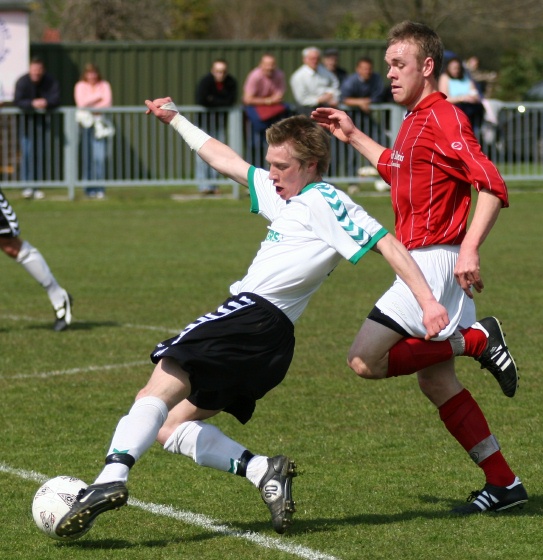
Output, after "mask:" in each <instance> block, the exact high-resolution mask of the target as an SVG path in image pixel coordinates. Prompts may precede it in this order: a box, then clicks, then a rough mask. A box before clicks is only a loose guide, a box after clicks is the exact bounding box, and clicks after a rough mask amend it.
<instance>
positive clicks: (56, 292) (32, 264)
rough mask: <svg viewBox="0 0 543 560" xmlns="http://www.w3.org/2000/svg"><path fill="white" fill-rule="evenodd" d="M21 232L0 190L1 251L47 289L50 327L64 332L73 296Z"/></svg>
mask: <svg viewBox="0 0 543 560" xmlns="http://www.w3.org/2000/svg"><path fill="white" fill-rule="evenodd" d="M20 235H21V231H20V229H19V220H18V219H17V214H16V213H15V211H14V210H13V208H12V207H11V204H10V203H9V201H8V199H7V198H6V197H5V195H4V193H3V192H2V189H0V250H2V251H3V252H4V253H5V254H6V255H7V256H8V257H10V258H12V259H13V260H15V262H18V263H19V264H20V265H21V266H22V267H23V268H24V269H25V270H26V271H27V272H28V274H30V276H32V278H34V280H36V282H38V283H39V284H40V285H41V287H42V288H43V289H44V290H45V291H46V292H47V297H48V298H49V301H50V302H51V305H52V306H53V310H54V312H55V322H54V323H53V329H54V330H55V331H57V332H60V331H64V330H66V329H67V328H68V327H69V326H70V323H71V322H72V304H73V300H72V296H71V295H70V294H69V293H68V292H67V291H66V290H65V289H64V288H63V287H62V286H60V285H59V283H58V282H57V279H56V278H55V277H54V275H53V273H52V272H51V269H50V268H49V265H48V264H47V261H46V260H45V259H44V257H43V255H42V254H41V253H40V251H39V250H38V249H36V247H34V246H33V245H31V244H30V243H29V242H28V241H26V240H25V239H21V236H20Z"/></svg>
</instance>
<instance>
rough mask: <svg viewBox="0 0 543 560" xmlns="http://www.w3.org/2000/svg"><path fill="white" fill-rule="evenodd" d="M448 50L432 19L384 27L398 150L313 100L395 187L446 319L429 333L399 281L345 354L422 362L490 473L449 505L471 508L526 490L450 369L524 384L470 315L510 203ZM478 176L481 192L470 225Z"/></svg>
mask: <svg viewBox="0 0 543 560" xmlns="http://www.w3.org/2000/svg"><path fill="white" fill-rule="evenodd" d="M442 60H443V43H442V42H441V39H440V38H439V36H438V35H437V34H436V33H435V31H433V30H432V29H430V28H429V27H427V26H426V25H424V24H420V23H414V22H410V21H404V22H402V23H400V24H398V25H396V26H395V27H393V28H392V29H391V31H390V32H389V36H388V40H387V50H386V55H385V61H386V63H387V66H388V68H389V70H388V76H387V77H388V78H389V79H390V81H391V87H392V93H393V96H394V101H396V103H399V104H400V105H402V106H404V107H405V108H406V109H407V114H406V117H405V119H404V121H403V123H402V126H401V127H400V130H399V132H398V136H397V138H396V140H395V142H394V145H393V147H392V148H391V149H390V148H386V147H385V146H382V145H380V144H378V143H377V142H375V141H373V140H372V139H371V138H369V137H368V136H367V135H365V134H364V133H363V132H361V131H360V130H358V129H356V128H355V126H354V125H353V122H352V120H351V119H350V118H349V116H348V115H347V114H346V113H344V112H342V111H337V110H334V109H318V110H317V111H316V112H315V113H314V114H313V116H314V118H315V119H316V120H317V121H318V122H319V123H321V125H322V126H324V127H325V128H326V129H327V130H329V131H330V132H332V133H333V134H334V135H335V136H336V137H337V138H339V139H340V140H342V141H344V142H348V143H349V144H350V145H351V146H353V147H354V148H356V149H357V150H358V151H359V152H361V153H362V154H363V155H364V157H366V158H367V159H368V160H369V161H370V162H371V163H372V165H373V166H374V167H376V168H377V170H378V171H379V173H380V174H381V176H382V178H383V179H384V180H385V181H387V182H388V183H389V184H390V185H391V194H392V196H391V200H392V204H393V208H394V213H395V217H396V237H398V238H399V240H400V241H401V242H402V243H403V244H404V245H405V246H406V248H407V249H409V251H410V253H411V255H412V256H413V257H414V258H415V260H416V261H417V262H418V264H419V266H420V268H421V270H422V272H423V273H424V275H425V276H426V278H427V279H428V282H429V283H430V284H431V286H432V290H433V292H434V294H435V295H436V298H438V300H440V302H441V303H442V304H443V305H444V306H445V307H446V308H447V310H448V314H449V318H450V323H449V325H448V326H447V327H446V328H445V329H443V330H442V331H441V332H440V334H439V336H438V337H436V338H435V339H434V340H423V338H424V336H425V334H424V329H423V328H422V324H421V323H420V309H418V305H417V304H416V303H415V302H414V300H412V298H411V296H410V295H409V294H408V291H407V290H406V289H405V288H404V287H403V286H402V282H400V281H398V280H397V281H396V282H395V283H394V284H393V286H392V287H391V288H390V289H389V290H388V291H387V292H386V293H385V294H384V295H383V296H382V297H381V298H380V299H379V300H378V302H377V303H376V305H375V307H374V309H373V310H372V311H371V312H370V314H369V316H368V318H367V319H366V321H365V322H364V324H363V325H362V327H361V329H360V331H359V333H358V335H357V337H356V339H355V341H354V343H353V345H352V348H351V351H350V353H349V364H350V366H351V368H352V369H353V370H354V371H355V372H356V373H357V374H358V375H359V376H361V377H364V378H367V379H382V378H389V377H396V376H400V375H409V374H412V373H415V372H418V373H417V375H418V382H419V387H420V389H421V391H422V392H423V393H424V395H425V396H426V397H427V398H428V399H429V400H430V401H431V402H432V403H433V404H434V406H436V408H437V409H438V411H439V417H440V419H441V421H442V422H443V424H444V426H445V428H446V429H447V430H448V431H449V433H450V434H451V435H452V436H453V437H454V438H455V439H456V440H457V441H458V443H459V444H460V445H461V446H462V447H463V449H464V450H465V451H466V453H467V454H468V456H469V457H470V458H471V459H472V460H473V461H474V462H475V464H476V465H477V466H478V467H479V468H480V469H481V470H482V472H483V473H484V476H485V479H486V482H485V485H484V487H483V488H482V490H478V491H475V492H473V493H472V494H471V495H470V496H469V497H468V502H470V503H468V504H464V505H459V506H458V507H456V508H454V509H453V510H452V512H453V513H455V514H459V515H471V514H476V513H481V512H485V511H502V510H505V509H509V508H512V507H515V506H522V505H523V504H524V503H525V502H526V501H527V500H528V494H527V492H526V490H525V488H524V486H523V484H522V482H521V481H520V479H519V478H518V477H517V476H516V475H515V473H514V472H513V471H512V469H511V467H510V466H509V464H508V463H507V461H506V460H505V458H504V456H503V454H502V452H501V448H500V444H499V443H498V440H497V439H496V437H495V436H494V434H492V432H491V431H490V428H489V426H488V423H487V420H486V418H485V416H484V414H483V411H482V410H481V409H480V408H479V405H478V404H477V402H476V401H475V399H474V398H473V396H472V395H471V393H470V392H469V391H468V390H467V389H465V388H464V387H463V385H462V384H461V383H460V380H459V379H458V378H457V376H456V372H455V363H454V362H455V357H456V356H461V355H464V356H471V357H473V358H475V359H476V360H477V361H478V362H479V363H480V364H481V366H482V367H483V368H485V369H487V370H489V371H490V373H492V375H493V376H494V377H495V378H496V380H497V381H498V383H499V385H500V387H501V389H502V391H503V393H504V394H505V395H506V396H508V397H513V396H514V395H515V392H516V390H517V386H518V372H517V367H516V365H515V361H514V359H513V357H512V356H511V353H510V352H509V350H508V348H507V345H506V343H505V339H504V335H503V332H502V330H501V327H500V324H499V321H498V320H497V319H496V318H494V317H486V318H484V319H481V320H480V321H477V322H476V321H475V319H476V315H475V304H474V302H473V292H472V290H475V291H477V292H481V291H482V289H483V287H484V285H483V281H482V278H481V274H480V255H479V251H480V248H481V245H482V244H483V242H484V241H485V239H486V237H487V236H488V234H489V233H490V231H491V229H492V227H493V225H494V223H495V222H496V220H497V218H498V215H499V213H500V210H501V209H502V208H504V207H507V206H508V205H509V201H508V196H507V187H506V185H505V183H504V181H503V178H502V177H501V175H500V173H499V171H498V170H497V168H496V166H495V165H494V164H493V163H492V162H491V161H489V160H488V158H487V157H486V156H485V155H484V154H483V152H482V151H481V147H480V146H479V144H478V142H477V140H476V138H475V136H474V134H473V130H472V128H471V126H470V123H469V120H468V118H467V116H466V115H465V113H463V112H462V111H461V110H460V109H458V108H457V107H455V106H454V105H453V104H451V103H449V102H448V101H446V99H445V96H444V95H443V94H442V93H441V92H440V91H439V89H438V78H439V75H440V71H441V68H442ZM472 186H473V188H475V189H476V190H477V191H478V196H477V202H476V205H475V210H474V212H473V217H472V219H471V221H470V224H469V228H468V218H469V215H470V207H471V188H472ZM415 337H418V338H415Z"/></svg>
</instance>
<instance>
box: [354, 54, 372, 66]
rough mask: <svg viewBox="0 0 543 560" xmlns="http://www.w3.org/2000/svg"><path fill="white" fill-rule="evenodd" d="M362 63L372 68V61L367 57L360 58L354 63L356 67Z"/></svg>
mask: <svg viewBox="0 0 543 560" xmlns="http://www.w3.org/2000/svg"><path fill="white" fill-rule="evenodd" d="M363 62H366V63H367V64H371V65H372V66H373V60H372V59H371V58H370V57H369V56H361V57H360V58H359V59H358V60H357V61H356V65H357V66H358V65H359V64H362V63H363Z"/></svg>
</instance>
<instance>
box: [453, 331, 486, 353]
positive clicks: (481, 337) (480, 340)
mask: <svg viewBox="0 0 543 560" xmlns="http://www.w3.org/2000/svg"><path fill="white" fill-rule="evenodd" d="M460 332H461V333H462V335H463V336H464V341H465V344H466V347H465V350H464V354H463V355H464V356H471V357H472V358H478V357H479V356H480V355H481V354H482V353H483V352H484V351H485V348H486V343H487V340H488V339H487V338H486V336H485V333H484V332H483V331H481V330H479V329H474V328H472V327H469V328H467V329H460Z"/></svg>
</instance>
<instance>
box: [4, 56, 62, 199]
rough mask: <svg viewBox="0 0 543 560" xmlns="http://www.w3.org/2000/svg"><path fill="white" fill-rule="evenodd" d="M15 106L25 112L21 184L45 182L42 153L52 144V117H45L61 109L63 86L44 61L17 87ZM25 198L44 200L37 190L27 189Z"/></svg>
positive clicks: (34, 64)
mask: <svg viewBox="0 0 543 560" xmlns="http://www.w3.org/2000/svg"><path fill="white" fill-rule="evenodd" d="M13 101H14V103H15V105H16V106H17V107H19V109H21V110H22V111H24V112H25V115H24V117H23V118H21V120H20V131H19V133H20V140H21V152H22V162H21V180H22V181H40V180H44V179H45V169H44V154H43V149H44V147H45V145H46V142H48V141H49V140H50V138H49V134H50V115H48V114H47V113H46V111H49V110H51V109H55V108H56V107H58V106H59V105H60V85H59V82H58V80H57V79H56V78H54V77H53V76H52V75H51V74H49V73H48V72H46V69H45V64H44V62H43V60H41V58H38V57H33V58H32V60H31V61H30V66H29V69H28V73H27V74H24V75H23V76H21V77H20V78H19V79H18V80H17V82H16V83H15V95H14V100H13ZM23 196H24V197H25V198H43V197H44V193H43V191H42V190H40V189H37V188H32V187H28V188H26V189H24V191H23Z"/></svg>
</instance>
